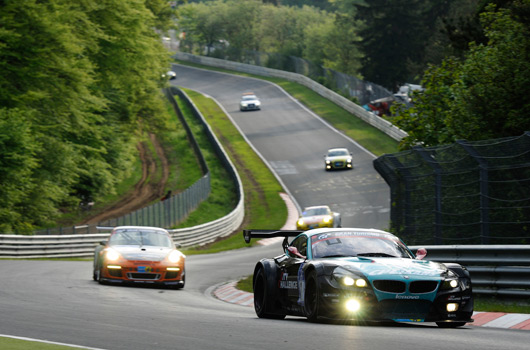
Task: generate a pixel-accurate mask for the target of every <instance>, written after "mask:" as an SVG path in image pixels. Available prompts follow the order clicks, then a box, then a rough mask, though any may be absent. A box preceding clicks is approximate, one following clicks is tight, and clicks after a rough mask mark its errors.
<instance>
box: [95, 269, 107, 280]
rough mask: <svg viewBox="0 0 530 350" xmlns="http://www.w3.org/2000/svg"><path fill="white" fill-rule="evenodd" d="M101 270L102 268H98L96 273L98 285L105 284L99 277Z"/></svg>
mask: <svg viewBox="0 0 530 350" xmlns="http://www.w3.org/2000/svg"><path fill="white" fill-rule="evenodd" d="M101 270H102V268H99V269H98V270H97V271H96V274H97V275H96V280H97V281H98V283H99V284H107V282H106V281H105V280H104V279H103V278H102V277H101V275H102V273H101Z"/></svg>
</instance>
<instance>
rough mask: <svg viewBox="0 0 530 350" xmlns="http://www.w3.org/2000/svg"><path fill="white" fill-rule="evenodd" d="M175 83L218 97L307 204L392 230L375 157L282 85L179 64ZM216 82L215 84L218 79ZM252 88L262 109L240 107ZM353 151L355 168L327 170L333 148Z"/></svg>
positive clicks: (350, 221)
mask: <svg viewBox="0 0 530 350" xmlns="http://www.w3.org/2000/svg"><path fill="white" fill-rule="evenodd" d="M173 70H174V71H175V72H176V73H177V76H178V78H177V79H176V80H173V81H172V84H175V85H177V86H181V87H185V88H189V89H192V90H196V91H199V92H202V93H204V94H206V95H208V96H211V97H213V98H215V99H216V100H217V101H218V102H219V103H220V104H221V105H222V106H223V107H224V109H225V111H226V113H227V114H228V115H229V116H230V117H231V118H232V120H233V121H234V122H235V124H236V125H237V126H238V127H239V128H240V130H241V131H242V132H243V134H244V135H245V136H246V137H247V139H248V140H249V142H250V143H251V144H252V145H253V146H254V147H255V149H257V150H258V152H259V153H260V154H261V155H262V156H263V157H264V158H265V159H266V160H267V162H268V163H269V165H270V166H271V167H272V168H273V169H274V170H275V172H276V174H277V175H278V176H279V177H280V178H281V180H282V182H283V183H284V184H285V186H286V187H287V189H288V190H289V192H290V193H291V195H292V197H293V199H294V200H295V202H297V203H298V205H299V207H301V208H303V207H306V206H310V205H324V204H326V205H329V206H330V208H331V209H332V210H333V211H335V212H339V213H341V217H342V225H343V226H345V227H346V226H349V227H352V226H358V227H369V228H378V229H386V228H388V221H389V218H390V190H389V187H388V186H387V185H386V183H385V182H384V180H383V179H382V178H381V177H380V176H379V175H378V173H377V172H376V171H375V170H374V168H373V165H372V162H373V160H374V159H375V156H374V155H372V154H371V153H369V152H368V151H366V150H365V149H364V148H361V147H360V146H359V145H358V144H357V143H355V142H354V141H353V140H351V139H349V138H347V137H345V136H343V135H342V134H341V133H339V132H338V131H337V130H335V129H333V128H331V127H330V126H329V125H328V124H326V123H325V122H324V121H323V120H321V119H320V118H318V117H317V116H316V115H314V114H312V113H311V112H310V111H308V110H306V109H304V108H303V107H302V105H301V104H299V103H298V102H297V101H295V100H294V99H292V98H290V96H288V95H287V94H286V93H285V92H284V91H283V90H282V89H280V88H279V87H277V86H276V85H273V84H271V83H268V82H265V81H263V80H257V79H252V78H242V77H237V76H233V75H227V74H220V73H216V72H211V71H202V70H198V69H194V68H187V67H184V66H180V65H178V66H173ZM212 82H215V83H212ZM246 91H252V92H254V93H256V95H257V96H258V97H259V98H260V100H261V103H262V108H261V111H246V112H241V111H239V100H240V97H241V94H242V93H243V92H246ZM332 147H346V148H348V149H349V150H350V151H351V152H352V153H353V163H354V169H353V170H339V171H330V172H326V171H325V170H324V154H325V153H326V151H327V150H328V148H332Z"/></svg>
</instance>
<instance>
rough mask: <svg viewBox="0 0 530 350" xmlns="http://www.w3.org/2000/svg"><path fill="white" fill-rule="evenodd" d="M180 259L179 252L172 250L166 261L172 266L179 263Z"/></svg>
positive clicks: (180, 254)
mask: <svg viewBox="0 0 530 350" xmlns="http://www.w3.org/2000/svg"><path fill="white" fill-rule="evenodd" d="M181 258H182V253H181V252H179V251H178V250H174V251H172V252H171V253H170V254H169V256H168V257H167V259H168V260H169V261H170V262H172V263H173V264H176V263H178V262H179V261H180V259H181Z"/></svg>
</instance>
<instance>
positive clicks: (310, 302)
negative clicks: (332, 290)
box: [304, 270, 320, 322]
mask: <svg viewBox="0 0 530 350" xmlns="http://www.w3.org/2000/svg"><path fill="white" fill-rule="evenodd" d="M319 294H320V291H319V288H318V281H317V273H316V272H315V271H314V270H313V271H311V272H310V273H309V274H308V275H307V280H306V287H305V296H304V300H305V305H304V309H305V310H304V311H305V317H307V320H308V321H309V322H317V321H318V318H319V316H320V297H319Z"/></svg>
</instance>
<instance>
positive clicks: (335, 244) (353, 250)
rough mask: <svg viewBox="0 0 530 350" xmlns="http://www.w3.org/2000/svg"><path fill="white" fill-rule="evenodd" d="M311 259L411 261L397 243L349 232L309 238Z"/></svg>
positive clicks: (409, 256) (404, 249)
mask: <svg viewBox="0 0 530 350" xmlns="http://www.w3.org/2000/svg"><path fill="white" fill-rule="evenodd" d="M311 251H312V256H313V259H319V258H335V257H355V256H365V257H393V258H407V259H412V258H413V257H412V256H411V255H410V253H409V252H408V250H407V249H406V248H405V246H403V244H401V243H400V242H398V241H395V240H392V239H389V238H387V237H384V236H361V235H354V234H351V233H349V232H344V233H342V234H341V233H340V232H339V233H338V234H334V233H331V234H323V235H316V236H313V237H311Z"/></svg>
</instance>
